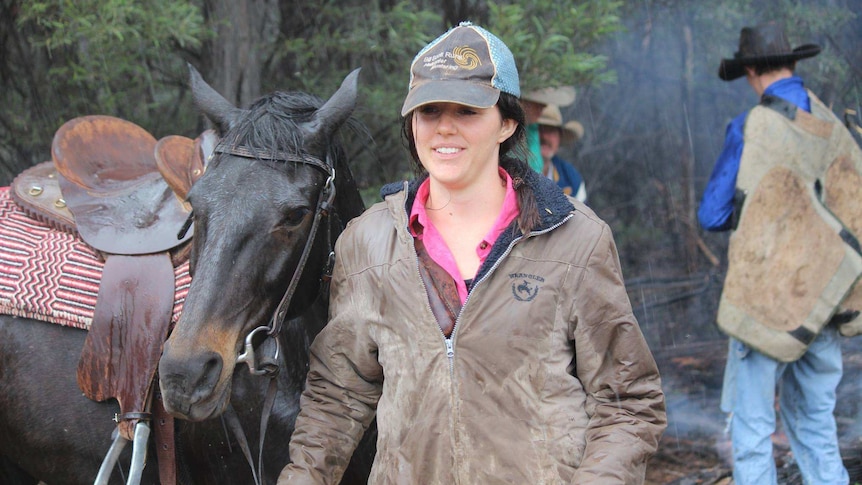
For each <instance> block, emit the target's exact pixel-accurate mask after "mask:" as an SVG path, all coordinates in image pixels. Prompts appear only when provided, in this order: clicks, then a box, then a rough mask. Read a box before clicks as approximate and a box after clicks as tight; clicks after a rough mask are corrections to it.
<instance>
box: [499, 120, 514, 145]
mask: <svg viewBox="0 0 862 485" xmlns="http://www.w3.org/2000/svg"><path fill="white" fill-rule="evenodd" d="M517 127H518V122H517V121H515V120H513V119H512V118H504V119H503V125H502V126H501V127H500V138H498V139H497V143H503V142H504V141H506V140H508V139H509V137H510V136H512V135H513V134H514V133H515V129H516V128H517Z"/></svg>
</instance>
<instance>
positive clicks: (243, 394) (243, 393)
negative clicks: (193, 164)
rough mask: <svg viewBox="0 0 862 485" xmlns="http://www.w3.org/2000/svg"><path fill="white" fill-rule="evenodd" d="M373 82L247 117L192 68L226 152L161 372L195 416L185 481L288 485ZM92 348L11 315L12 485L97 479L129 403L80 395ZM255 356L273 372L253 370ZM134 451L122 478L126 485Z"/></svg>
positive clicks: (7, 419) (176, 406)
mask: <svg viewBox="0 0 862 485" xmlns="http://www.w3.org/2000/svg"><path fill="white" fill-rule="evenodd" d="M357 74H358V72H354V73H352V74H351V75H350V76H348V77H347V78H346V79H345V81H344V83H343V84H342V86H341V88H340V89H339V90H338V91H337V92H336V93H335V94H334V95H333V96H332V97H331V98H330V99H329V100H328V101H326V102H325V103H324V102H323V101H322V100H320V99H318V98H316V97H314V96H311V95H307V94H303V93H284V92H277V93H273V94H270V95H268V96H265V97H263V98H261V99H260V100H259V101H257V102H256V103H255V104H254V105H253V106H252V107H251V108H249V109H248V110H243V109H238V108H236V107H234V106H233V105H231V104H230V103H229V102H228V101H226V100H225V99H224V98H223V97H222V96H221V95H219V94H218V93H217V92H216V91H215V90H213V89H212V88H211V87H210V86H209V85H207V84H206V82H205V81H204V80H203V79H202V78H201V77H200V75H199V74H198V73H197V71H195V70H194V69H191V87H192V92H193V94H194V99H195V102H196V104H197V106H198V107H199V108H200V109H201V110H202V111H203V113H204V114H205V115H206V116H207V117H208V118H209V119H210V120H211V121H212V122H213V123H214V124H215V126H216V128H217V131H218V135H219V137H220V142H219V144H218V146H217V147H216V150H215V153H214V154H213V156H212V158H211V160H210V161H209V162H208V164H207V166H206V171H205V173H204V175H203V176H202V177H201V178H200V179H199V180H197V181H196V182H195V184H194V186H193V187H192V189H191V190H190V192H189V195H188V201H189V202H190V203H191V206H192V208H193V214H194V231H195V232H194V237H193V238H192V242H191V244H192V249H191V260H190V262H191V266H190V268H191V271H192V275H193V278H192V284H191V287H190V288H189V292H188V296H187V297H186V300H185V303H184V306H183V313H182V315H181V317H180V319H179V321H178V322H177V324H176V326H175V328H174V329H173V330H172V333H171V335H170V338H169V340H168V342H167V343H166V344H165V347H164V352H163V355H162V358H161V360H160V364H159V378H160V389H161V393H162V396H163V402H164V405H165V408H166V409H167V410H168V411H169V412H170V413H171V414H172V415H174V416H176V417H177V418H181V419H177V420H176V436H177V439H176V443H175V446H176V450H177V452H176V455H177V477H178V480H177V482H178V483H182V484H199V483H200V484H210V483H212V484H216V483H224V484H235V483H254V480H253V478H252V477H253V473H256V472H257V470H255V472H253V471H252V468H255V469H257V467H258V462H260V463H261V464H262V465H263V466H262V468H263V476H262V477H261V480H260V481H261V482H262V483H275V481H276V478H277V477H278V474H279V472H280V471H281V469H282V468H283V467H284V466H285V465H286V464H287V463H288V461H289V455H288V442H289V439H290V435H291V433H292V431H293V425H294V420H295V417H296V414H297V412H298V408H299V395H300V392H301V390H302V387H303V384H304V379H305V373H306V368H307V360H308V345H309V344H310V342H311V340H313V338H314V336H315V335H316V334H317V332H319V331H320V329H321V328H322V326H323V325H325V323H326V315H327V311H326V305H327V295H326V291H325V290H326V285H325V283H324V284H322V283H321V279H322V276H324V275H325V270H326V268H327V266H328V265H329V264H331V253H330V252H331V249H332V245H333V244H334V240H335V238H336V237H337V236H338V234H339V233H340V231H341V229H342V227H343V223H345V222H346V221H348V220H349V219H351V218H353V217H355V216H356V215H357V214H358V213H359V212H361V211H362V210H363V203H362V199H361V198H360V195H359V192H358V191H357V189H356V187H355V185H354V182H353V179H352V176H351V173H350V169H349V167H348V165H347V161H346V159H345V155H344V151H343V148H342V147H341V145H340V144H339V143H338V140H337V139H336V134H337V133H336V132H337V131H338V129H339V128H340V127H341V126H342V125H344V124H345V123H347V122H348V120H349V118H350V116H351V114H352V111H353V109H354V106H355V98H356V81H357ZM178 229H179V228H178ZM306 243H308V247H307V248H306V246H307V244H306ZM294 274H296V275H297V279H296V281H294ZM289 287H290V289H289ZM287 293H289V298H284V296H285V295H286V294H287ZM282 300H284V302H282ZM276 313H277V316H275V317H274V315H275V314H276ZM282 322H283V325H282ZM261 328H264V329H265V330H267V331H266V332H263V331H260V332H257V331H256V329H258V330H259V329H261ZM277 330H280V331H277ZM270 334H272V336H268V335H270ZM85 337H86V332H84V331H81V330H78V329H75V328H71V327H64V326H60V325H55V324H50V323H45V322H40V321H34V320H29V319H25V318H15V317H11V316H8V315H0V483H3V484H36V483H37V482H39V481H43V482H46V483H48V484H50V485H56V484H84V483H93V481H94V478H95V476H96V473H97V472H98V470H99V466H100V464H101V462H102V460H103V459H104V457H105V455H106V452H107V450H108V447H109V446H110V444H111V433H112V431H113V430H114V428H115V424H114V422H113V421H112V417H113V415H114V413H116V412H117V406H116V402H112V401H106V402H102V403H97V402H94V401H91V400H89V399H87V398H86V397H84V396H83V395H82V393H81V391H80V389H79V388H78V386H77V384H76V376H75V370H76V366H77V364H78V359H79V356H80V351H81V348H82V345H83V343H84V340H85ZM247 338H248V340H249V343H250V346H246V340H247ZM276 344H277V345H276ZM276 347H278V350H277V351H276V350H275V349H276ZM249 349H251V352H248V350H249ZM250 353H254V354H256V357H252V356H251V355H250ZM239 355H243V356H244V359H242V360H244V362H245V363H248V364H249V368H253V369H254V370H256V371H257V372H256V373H254V374H253V373H251V372H249V368H247V367H246V365H243V364H240V365H237V360H238V356H239ZM258 374H266V375H258ZM271 379H274V381H271ZM270 382H274V383H275V385H270ZM270 389H275V393H274V394H270V393H271V391H270ZM270 400H274V401H273V402H274V403H273V405H272V406H271V407H270V406H269V405H268V404H269V402H270ZM265 401H266V402H265ZM262 416H265V417H266V420H265V421H264V423H268V424H267V426H266V427H265V432H264V436H265V442H264V445H265V446H263V450H262V455H261V456H259V455H258V453H259V451H260V450H259V448H260V446H259V443H260V441H261V440H260V438H261V437H260V434H261V432H260V428H261V418H262ZM228 429H230V430H232V431H233V432H230V431H228ZM244 443H245V444H246V445H245V446H243V444H244ZM373 446H374V431H373V429H372V430H371V431H369V432H368V433H367V434H366V439H365V440H364V441H363V444H362V445H360V448H359V449H358V450H357V452H356V453H355V454H354V457H353V460H352V462H351V466H350V468H349V469H348V471H347V472H346V474H345V476H344V479H343V480H342V483H365V482H366V481H367V477H368V473H369V470H370V466H371V462H372V460H373V454H374V451H373ZM128 448H129V447H127V449H126V450H124V453H123V455H122V456H121V458H120V461H119V463H118V466H117V467H115V471H114V472H113V475H112V477H111V483H120V481H121V480H125V477H123V476H122V475H123V473H122V470H127V469H128V466H129V460H130V456H129V455H130V450H129V449H128ZM148 456H149V457H150V458H149V461H148V463H147V466H146V467H145V469H144V472H143V477H142V483H159V478H158V476H159V474H158V470H157V463H156V460H155V456H156V453H155V452H154V450H153V445H152V440H151V446H150V451H149V453H148ZM258 458H259V459H258Z"/></svg>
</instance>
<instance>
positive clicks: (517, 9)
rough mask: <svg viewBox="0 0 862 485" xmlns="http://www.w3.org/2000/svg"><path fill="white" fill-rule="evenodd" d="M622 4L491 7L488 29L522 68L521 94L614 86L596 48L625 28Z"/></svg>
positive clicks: (547, 1)
mask: <svg viewBox="0 0 862 485" xmlns="http://www.w3.org/2000/svg"><path fill="white" fill-rule="evenodd" d="M621 5H622V2H618V1H601V2H596V1H580V2H560V1H553V0H542V1H535V2H500V3H494V2H488V6H489V11H490V19H489V22H488V26H489V29H491V30H492V31H493V32H494V33H495V34H497V35H498V36H500V38H501V39H502V40H503V41H504V42H506V45H508V46H509V48H510V49H511V50H512V54H513V55H514V56H515V59H516V61H517V63H518V69H519V71H520V72H519V74H520V76H521V89H522V90H523V91H531V90H535V89H541V88H545V87H557V86H574V85H577V86H586V85H591V84H594V83H603V82H608V81H613V80H614V79H615V78H614V73H613V71H608V70H607V69H606V67H607V58H606V57H605V56H603V55H599V54H596V53H595V46H596V44H597V43H598V42H599V41H601V40H603V39H605V38H607V37H608V36H609V35H611V34H613V33H615V32H618V31H619V30H621V28H622V24H621V22H620V18H619V16H618V13H619V10H620V7H621Z"/></svg>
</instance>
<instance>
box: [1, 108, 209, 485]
mask: <svg viewBox="0 0 862 485" xmlns="http://www.w3.org/2000/svg"><path fill="white" fill-rule="evenodd" d="M215 143H216V136H215V133H214V132H212V131H207V132H204V133H203V134H202V135H201V136H200V137H198V138H197V139H195V140H192V139H190V138H186V137H182V136H168V137H165V138H163V139H161V140H158V141H157V140H156V139H155V138H154V137H153V136H152V135H150V134H149V133H148V132H147V131H146V130H144V129H143V128H141V127H139V126H137V125H136V124H134V123H131V122H129V121H125V120H122V119H119V118H114V117H110V116H85V117H81V118H75V119H73V120H70V121H68V122H67V123H65V124H64V125H63V126H62V127H60V129H59V130H57V132H56V134H55V136H54V140H53V143H52V147H51V153H52V158H53V160H52V161H51V162H44V163H41V164H39V165H36V166H34V167H32V168H30V169H28V170H26V171H25V172H23V173H22V174H20V175H19V176H18V177H16V179H15V180H14V181H13V183H12V188H11V193H12V197H13V198H14V199H15V201H16V202H17V203H18V205H19V206H21V207H22V209H24V210H25V211H26V212H27V213H28V214H30V215H31V216H33V217H34V218H36V219H39V220H41V221H43V222H45V223H47V224H49V225H51V226H52V227H54V228H56V229H60V230H65V231H68V232H73V233H77V234H78V235H79V236H80V238H81V239H82V240H83V241H84V242H86V243H87V244H88V245H90V246H91V247H93V248H94V249H96V250H97V251H98V252H99V254H100V255H101V256H102V257H103V259H104V261H105V265H104V268H103V271H102V279H101V281H100V284H99V293H98V297H97V300H96V307H95V312H94V316H93V321H92V324H91V326H90V329H89V332H88V333H87V338H86V341H85V344H84V348H83V350H82V352H81V359H80V361H79V364H78V385H79V387H80V388H81V390H82V391H83V392H84V394H85V395H86V396H87V397H88V398H90V399H93V400H95V401H104V400H107V399H109V398H115V399H116V400H117V401H118V403H119V405H120V412H119V413H117V415H116V416H115V421H117V423H118V432H119V435H120V436H121V437H123V438H124V439H126V440H133V439H134V435H135V431H136V427H137V425H138V423H140V422H141V421H149V420H152V419H153V415H154V414H155V415H156V418H157V419H155V420H153V421H155V422H156V423H157V424H159V425H160V426H159V427H158V428H156V439H157V441H158V442H159V443H160V445H161V446H159V447H158V450H159V458H160V460H159V461H160V463H163V462H169V463H171V464H173V457H172V455H173V422H172V420H171V419H170V417H169V416H168V415H167V413H165V412H164V408H163V407H162V406H161V402H160V401H159V400H158V399H155V400H154V399H153V397H154V395H153V394H154V390H155V388H156V387H157V386H155V385H154V381H155V373H156V370H157V367H158V360H159V357H160V356H161V352H162V346H163V343H164V341H165V339H166V338H167V335H168V332H169V330H170V328H169V327H170V322H171V313H172V310H173V303H174V291H175V288H174V280H175V277H174V267H175V266H176V265H178V264H180V263H181V262H183V261H184V260H185V259H186V257H187V253H188V251H187V250H186V249H187V247H188V246H189V245H188V244H185V243H187V242H188V241H189V239H190V238H191V236H192V231H191V230H189V231H186V233H185V234H184V235H182V237H179V236H178V233H179V232H180V229H181V228H182V227H183V225H184V223H185V222H186V221H187V220H188V218H189V214H190V212H191V208H190V207H189V206H188V204H187V203H186V202H185V198H186V195H187V194H188V191H189V189H190V188H191V186H192V184H193V183H194V182H195V181H196V180H197V179H198V178H199V177H200V176H201V175H202V174H203V171H204V166H205V161H206V157H207V156H208V155H209V154H210V153H212V149H213V147H214V145H215ZM154 401H155V402H154ZM162 455H164V459H163V456H162ZM160 468H161V467H160ZM171 468H172V470H171V471H170V472H169V475H168V476H164V477H163V482H172V481H173V478H174V477H172V476H171V475H174V476H175V471H174V467H173V466H171Z"/></svg>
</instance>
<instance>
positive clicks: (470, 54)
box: [452, 45, 482, 71]
mask: <svg viewBox="0 0 862 485" xmlns="http://www.w3.org/2000/svg"><path fill="white" fill-rule="evenodd" d="M452 55H453V56H454V57H455V64H458V65H459V66H461V67H463V68H464V69H469V70H471V71H472V70H473V69H476V68H477V67H479V66H481V65H482V61H481V60H479V54H477V53H476V50H475V49H472V48H470V47H467V46H466V45H464V46H461V47H456V48H454V49H452Z"/></svg>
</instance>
